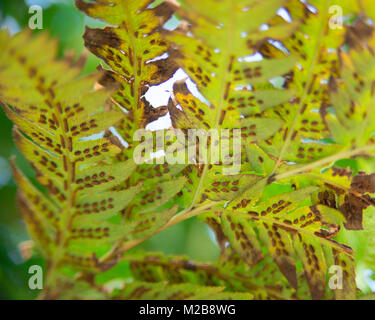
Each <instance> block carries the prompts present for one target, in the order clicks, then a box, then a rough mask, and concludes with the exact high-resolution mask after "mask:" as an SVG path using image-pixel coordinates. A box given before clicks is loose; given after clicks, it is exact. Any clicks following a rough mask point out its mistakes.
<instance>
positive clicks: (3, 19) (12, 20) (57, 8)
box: [0, 0, 375, 299]
mask: <svg viewBox="0 0 375 320" xmlns="http://www.w3.org/2000/svg"><path fill="white" fill-rule="evenodd" d="M34 4H37V5H40V6H42V7H43V29H44V30H43V32H45V31H46V32H49V33H50V34H51V35H52V36H53V37H55V38H57V39H58V41H59V55H60V56H63V55H64V54H66V53H67V52H69V51H71V50H74V52H75V53H76V54H77V55H79V54H81V53H82V52H83V51H84V46H83V40H82V34H83V32H84V26H85V25H86V24H89V25H90V26H100V25H102V23H101V22H99V21H94V20H92V19H90V18H88V17H86V16H84V15H83V14H82V13H81V12H79V11H78V10H77V9H76V8H75V7H74V4H73V0H0V28H8V30H9V32H11V33H16V32H18V31H20V30H22V29H24V28H27V26H28V21H29V18H30V17H31V16H32V15H31V14H29V7H30V6H31V5H34ZM34 32H40V31H34ZM41 50H43V49H42V48H41ZM99 63H100V61H99V60H98V59H97V58H96V57H94V56H93V55H92V54H89V56H88V60H87V63H86V66H85V68H84V71H83V73H90V72H94V71H95V69H96V66H97V65H98V64H99ZM11 128H12V124H11V122H10V121H9V120H8V119H7V118H6V116H5V114H4V113H3V112H2V111H0V137H1V138H0V299H33V298H35V297H36V296H37V295H38V292H37V290H34V291H32V290H30V289H29V288H28V277H29V275H28V268H29V266H30V265H33V264H40V265H44V261H43V260H42V258H41V257H39V256H33V257H32V258H31V259H30V260H28V261H26V262H25V261H24V260H23V258H22V256H21V254H20V252H19V249H18V246H19V243H21V242H22V241H25V240H28V235H27V232H26V228H25V225H24V223H23V221H22V219H21V217H20V214H19V212H18V210H17V208H16V206H15V195H16V186H15V184H14V181H13V180H12V177H11V173H10V167H9V163H8V159H9V158H10V156H11V155H16V156H17V163H18V164H19V165H20V166H21V167H22V169H23V170H24V172H26V174H28V175H29V176H30V177H32V175H33V172H32V170H31V169H30V167H29V166H28V165H27V163H26V162H25V161H24V160H23V159H22V156H21V155H20V154H19V152H18V151H17V150H16V149H15V147H14V144H13V142H12V136H11ZM339 165H341V166H343V167H346V166H350V167H351V169H353V170H355V171H358V170H366V171H367V172H374V171H375V170H374V169H375V160H374V159H367V160H363V161H362V160H361V161H357V160H350V161H345V160H344V161H341V162H340V163H339ZM276 188H277V186H276ZM278 189H279V192H280V191H281V190H282V188H280V187H279V188H278ZM365 226H366V227H367V228H368V230H367V231H361V232H351V231H345V232H343V233H342V235H341V236H340V239H338V240H341V241H343V242H344V243H346V244H348V245H350V246H352V247H353V249H354V250H355V251H356V259H357V275H358V279H357V280H358V281H357V282H358V285H359V287H360V288H361V289H362V290H363V291H364V292H365V293H366V292H370V291H371V289H372V291H375V281H374V280H372V279H371V277H372V275H373V271H375V236H374V235H375V210H374V209H373V208H372V209H369V210H368V211H367V214H366V215H365ZM142 247H143V248H144V249H146V250H153V251H162V252H164V253H168V254H187V255H189V256H190V257H191V258H192V259H196V260H201V261H213V260H215V259H216V258H217V256H218V254H219V249H218V247H217V245H216V243H215V240H214V237H213V234H212V233H211V232H210V231H209V230H208V228H207V227H206V226H205V225H203V224H202V223H199V222H198V221H197V220H196V219H191V220H189V221H186V222H184V223H182V224H179V225H176V226H174V227H173V228H170V229H168V230H166V231H164V232H163V233H161V234H158V235H157V236H155V237H153V238H152V239H150V240H148V241H147V242H146V243H144V244H143V245H142ZM138 248H139V247H138ZM122 268H125V269H127V268H126V265H123V264H121V265H119V266H117V267H116V268H115V269H114V270H113V271H112V272H114V273H118V272H119V271H120V272H121V273H123V272H124V271H126V270H119V269H122Z"/></svg>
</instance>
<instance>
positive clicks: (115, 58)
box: [75, 0, 176, 144]
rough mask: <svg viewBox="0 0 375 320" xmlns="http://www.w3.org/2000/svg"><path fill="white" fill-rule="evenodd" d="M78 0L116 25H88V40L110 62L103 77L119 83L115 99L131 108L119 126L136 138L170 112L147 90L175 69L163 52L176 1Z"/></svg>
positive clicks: (130, 138) (126, 136)
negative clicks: (154, 103)
mask: <svg viewBox="0 0 375 320" xmlns="http://www.w3.org/2000/svg"><path fill="white" fill-rule="evenodd" d="M75 2H76V6H77V7H78V8H79V9H80V10H82V11H83V12H84V13H86V14H87V15H88V16H90V17H93V18H98V19H101V20H103V21H106V22H108V23H109V24H111V25H112V26H108V27H105V28H104V29H93V28H89V27H86V32H85V34H84V39H85V46H86V47H87V48H88V49H89V50H90V51H91V52H92V53H94V54H95V55H97V56H98V57H100V58H101V59H102V60H103V61H104V62H105V63H106V64H107V65H108V66H109V67H110V68H111V70H107V71H106V74H105V76H104V77H103V78H102V79H101V80H100V83H101V84H102V85H104V86H108V85H111V84H113V83H114V82H116V83H120V84H121V87H120V89H119V90H118V91H116V93H115V94H114V95H113V99H114V100H115V101H116V103H117V104H118V105H119V106H120V107H121V108H124V109H125V110H127V113H126V115H125V118H124V120H123V122H122V123H121V124H120V125H117V128H118V130H119V133H120V134H121V136H122V137H123V138H124V139H125V140H126V141H127V142H128V143H130V144H132V143H133V134H134V132H135V131H136V130H137V129H139V128H144V127H145V126H146V125H147V124H148V123H149V122H152V121H154V120H156V119H157V118H158V117H160V116H164V115H165V114H166V113H167V108H166V107H160V108H157V109H154V108H153V107H151V106H150V105H149V103H148V102H147V101H146V100H145V98H144V94H145V93H146V91H147V89H148V87H149V86H152V85H157V84H160V83H162V82H164V81H166V80H167V79H168V78H170V76H172V74H173V73H174V72H175V71H176V66H175V65H174V64H173V61H172V60H171V59H169V58H168V57H167V58H165V57H164V55H167V56H168V52H169V47H168V44H167V42H166V41H165V40H164V39H163V38H162V37H161V34H160V32H162V28H161V27H162V25H163V24H164V23H165V22H166V21H167V20H168V19H169V18H170V17H171V15H172V14H173V12H174V10H175V4H173V3H172V2H169V1H165V2H162V3H161V4H160V5H158V6H156V7H155V6H154V7H153V6H152V4H153V1H148V0H142V1H122V0H115V1H112V0H111V1H94V2H87V1H84V0H76V1H75Z"/></svg>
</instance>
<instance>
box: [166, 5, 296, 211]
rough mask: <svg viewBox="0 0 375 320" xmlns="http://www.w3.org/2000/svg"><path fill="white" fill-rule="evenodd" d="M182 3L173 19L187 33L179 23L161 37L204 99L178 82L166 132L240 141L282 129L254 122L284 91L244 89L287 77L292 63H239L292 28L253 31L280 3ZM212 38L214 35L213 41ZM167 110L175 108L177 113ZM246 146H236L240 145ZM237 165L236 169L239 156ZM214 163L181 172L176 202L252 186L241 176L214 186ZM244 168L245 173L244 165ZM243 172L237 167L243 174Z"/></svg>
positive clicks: (223, 195)
mask: <svg viewBox="0 0 375 320" xmlns="http://www.w3.org/2000/svg"><path fill="white" fill-rule="evenodd" d="M184 3H185V5H186V6H187V7H188V8H189V9H186V10H183V9H181V10H179V11H178V13H179V14H180V15H181V16H182V17H183V18H184V19H186V20H187V21H188V22H189V23H190V24H191V27H190V28H188V29H186V28H184V26H185V25H186V24H182V25H181V26H180V28H178V29H177V30H176V31H175V32H172V33H171V34H169V35H167V39H168V40H169V41H170V42H172V43H175V45H176V49H177V50H178V52H179V54H180V55H178V56H177V57H176V58H175V60H176V61H177V63H178V64H179V65H180V66H181V67H182V68H183V69H184V70H185V71H186V72H187V73H188V75H189V76H190V78H191V79H192V80H193V81H194V82H195V83H196V85H197V87H198V90H199V91H200V93H201V94H202V95H203V96H204V99H205V100H203V99H201V100H199V99H198V98H196V97H194V96H193V95H192V94H191V93H190V92H189V90H188V89H187V87H186V85H185V84H183V83H176V84H175V86H174V100H175V104H172V105H170V106H169V111H170V114H171V118H172V123H173V125H174V127H176V128H180V129H187V128H195V129H204V130H210V129H216V130H220V129H241V136H242V138H243V140H246V142H247V143H250V142H256V141H262V140H264V139H266V138H269V137H270V136H271V135H272V134H274V133H275V132H277V131H278V130H279V128H280V127H281V126H282V120H280V119H270V118H260V117H259V115H260V113H261V112H262V111H263V110H265V109H267V108H270V107H272V106H275V105H278V104H280V103H283V102H285V101H287V100H288V99H290V97H291V96H292V93H291V92H289V91H286V90H279V89H277V88H274V87H272V86H268V87H267V90H259V91H257V90H253V89H251V88H250V87H251V86H256V85H260V84H263V85H265V84H266V83H267V82H268V80H269V79H271V78H274V77H276V76H281V75H283V74H285V73H287V72H289V70H290V69H291V68H292V67H293V65H294V58H293V57H287V58H282V59H275V60H271V61H259V62H246V57H247V56H249V55H252V54H255V53H256V49H254V46H255V44H257V43H259V42H261V41H263V40H264V39H266V38H267V37H269V36H270V33H272V34H273V35H274V37H275V38H277V39H282V38H283V37H288V35H289V34H290V33H291V32H292V31H293V29H294V28H295V27H296V24H295V23H292V24H288V23H286V22H284V23H280V24H278V25H277V27H280V29H279V30H280V31H279V32H277V28H275V29H272V30H268V31H261V30H260V27H261V25H262V24H266V23H267V22H268V21H269V20H270V19H271V18H273V17H274V16H275V15H276V11H277V10H278V9H279V8H280V7H281V6H282V5H283V4H285V3H286V2H285V1H282V0H281V1H278V0H277V1H267V2H262V1H236V2H234V1H221V2H217V3H216V2H215V4H214V5H213V4H212V3H210V2H202V1H184ZM213 7H214V10H213ZM224 12H225V14H224ZM259 12H263V13H262V14H259ZM190 33H191V34H192V36H190ZM212 34H215V37H214V38H213V37H212ZM239 87H241V88H242V90H240V89H239ZM175 105H179V106H181V107H182V110H179V109H178V108H176V107H175ZM246 142H245V141H243V144H246ZM208 150H210V149H208ZM238 160H243V161H242V163H244V162H245V161H246V157H245V156H243V159H237V161H238ZM228 163H230V161H228ZM233 163H234V161H232V164H233ZM222 165H224V166H225V165H226V163H222V164H221V165H200V166H199V167H198V166H190V167H189V168H188V169H187V171H185V172H184V175H185V176H187V177H188V183H189V184H188V185H187V186H186V187H185V188H184V190H183V191H182V193H183V197H182V199H181V203H183V204H184V206H187V207H188V206H194V205H195V204H197V203H199V202H200V201H202V200H204V199H206V198H210V199H215V200H218V199H230V198H233V196H234V195H238V194H239V193H240V192H241V191H243V189H244V188H245V186H247V185H250V184H253V183H254V181H253V180H254V178H252V177H250V178H249V177H246V176H241V175H235V176H233V177H228V176H225V177H222V179H221V180H222V181H215V180H217V179H219V180H220V178H218V175H216V174H215V173H216V172H218V170H221V169H222ZM245 166H246V164H245V165H244V167H245ZM246 168H247V170H249V171H250V170H251V168H249V167H248V166H246ZM246 168H241V169H242V170H243V171H246Z"/></svg>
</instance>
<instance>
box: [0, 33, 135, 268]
mask: <svg viewBox="0 0 375 320" xmlns="http://www.w3.org/2000/svg"><path fill="white" fill-rule="evenodd" d="M0 39H1V41H0V46H1V54H2V59H1V62H0V75H1V76H0V78H1V80H0V100H1V101H2V103H3V108H4V110H5V112H6V114H7V116H8V117H9V119H10V120H12V121H13V122H14V124H15V126H14V139H15V143H16V145H17V147H18V149H19V150H20V151H21V152H22V153H23V155H24V156H25V158H26V159H27V160H28V161H29V162H30V163H31V165H32V166H33V168H34V169H35V171H36V179H37V181H38V182H39V184H40V185H41V186H43V187H45V189H46V190H42V191H40V190H39V189H37V188H36V187H34V186H33V185H32V183H31V182H30V181H29V179H28V178H27V177H26V176H25V175H24V174H23V173H22V172H21V171H20V170H19V169H18V168H17V167H16V165H15V164H14V163H13V173H14V177H15V179H16V182H17V184H18V186H19V206H20V209H21V212H22V213H23V215H24V217H25V220H26V222H27V224H28V229H29V231H30V233H31V235H32V238H33V239H34V240H35V241H36V242H37V243H38V244H39V245H40V248H41V250H42V252H43V253H44V254H45V257H46V259H47V261H48V262H49V265H50V272H52V273H53V272H54V271H55V270H56V268H58V267H60V266H61V265H73V266H74V267H78V268H84V269H92V268H94V269H95V270H96V269H98V268H99V269H100V268H105V267H104V266H103V265H100V263H99V261H98V258H97V255H98V254H99V252H100V250H99V251H98V248H100V246H101V248H102V249H101V250H103V245H104V244H105V243H106V241H110V242H111V243H112V242H113V241H116V240H118V239H121V238H123V237H126V236H128V235H130V233H131V231H132V230H133V229H134V228H135V225H134V224H122V223H116V222H115V221H112V222H109V221H103V220H106V219H108V218H111V217H112V216H114V215H116V214H117V213H119V211H121V210H123V209H124V208H126V206H127V204H129V202H130V201H131V199H132V198H134V197H135V196H136V194H137V192H138V189H139V187H138V189H137V187H134V188H130V189H128V190H126V191H119V192H116V191H113V190H111V189H113V187H115V186H116V185H118V184H120V183H122V182H123V181H125V180H127V178H128V177H129V176H130V175H131V174H132V172H133V171H134V169H135V164H134V163H133V161H132V160H129V161H126V162H123V163H113V160H112V159H113V156H114V155H116V154H118V153H119V152H120V151H121V150H120V149H119V148H118V147H116V146H114V145H112V144H111V143H110V141H108V140H107V139H103V138H100V139H99V138H95V137H93V135H94V134H99V133H101V132H102V131H104V130H107V129H108V127H109V126H112V125H114V124H115V123H116V122H117V121H119V120H120V119H121V118H122V112H117V111H109V112H108V111H104V108H105V107H106V105H107V104H108V101H109V98H110V94H111V93H112V92H113V90H114V89H102V90H99V91H93V87H94V83H95V82H96V81H97V79H98V78H99V77H100V75H94V76H85V77H82V78H78V77H77V76H78V74H79V73H80V69H79V68H75V67H73V66H71V65H69V63H68V62H65V61H55V58H54V53H55V43H54V42H53V41H51V40H49V39H48V38H47V37H46V36H45V35H40V36H37V37H35V38H31V37H30V34H29V33H27V32H22V33H20V34H18V35H16V36H14V37H12V38H10V37H9V36H8V34H7V32H5V31H2V32H1V33H0ZM41 46H43V47H45V48H49V49H50V50H47V49H46V50H43V51H42V52H40V47H41ZM37 52H39V53H37ZM14 57H16V58H14ZM16 78H17V81H14V83H13V84H12V85H11V86H10V85H9V82H8V81H9V79H16ZM3 79H7V81H6V82H5V81H4V80H3ZM8 105H11V106H12V107H9V106H8ZM94 195H95V197H94ZM104 248H105V247H104Z"/></svg>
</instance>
